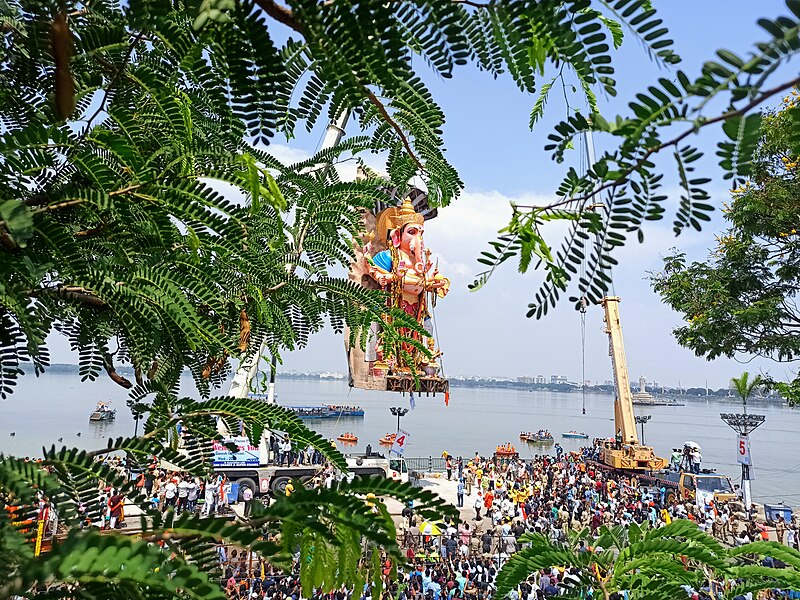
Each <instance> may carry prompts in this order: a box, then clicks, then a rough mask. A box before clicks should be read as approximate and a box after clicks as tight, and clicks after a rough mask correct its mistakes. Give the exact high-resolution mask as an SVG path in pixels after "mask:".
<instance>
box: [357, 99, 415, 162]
mask: <svg viewBox="0 0 800 600" xmlns="http://www.w3.org/2000/svg"><path fill="white" fill-rule="evenodd" d="M364 91H365V92H366V94H367V98H368V99H369V101H370V102H371V103H372V104H373V105H375V108H377V109H378V112H379V113H381V116H382V117H383V119H384V120H385V121H386V122H387V123H388V124H389V126H390V127H391V128H392V129H394V130H395V132H396V133H397V135H398V136H399V137H400V141H401V142H403V147H404V148H405V149H406V152H407V153H408V155H409V156H410V157H411V160H413V161H414V164H416V165H417V167H419V169H420V170H421V171H424V170H425V167H424V166H423V165H422V163H421V162H420V161H419V159H418V158H417V155H416V154H415V153H414V150H413V149H412V148H411V143H410V142H409V141H408V137H406V134H405V132H404V131H403V128H402V127H400V125H399V124H398V123H397V122H396V121H395V120H394V119H392V117H391V115H390V114H389V113H388V112H387V110H386V107H385V106H384V105H383V102H381V101H380V100H379V99H378V97H377V96H376V95H375V94H373V93H372V92H371V91H370V90H369V89H368V88H366V87H365V88H364Z"/></svg>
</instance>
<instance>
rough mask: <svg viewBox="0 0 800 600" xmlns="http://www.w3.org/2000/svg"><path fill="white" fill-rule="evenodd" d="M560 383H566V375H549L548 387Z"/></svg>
mask: <svg viewBox="0 0 800 600" xmlns="http://www.w3.org/2000/svg"><path fill="white" fill-rule="evenodd" d="M560 383H567V377H566V375H550V385H558V384H560Z"/></svg>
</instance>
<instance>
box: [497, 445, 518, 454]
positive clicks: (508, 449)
mask: <svg viewBox="0 0 800 600" xmlns="http://www.w3.org/2000/svg"><path fill="white" fill-rule="evenodd" d="M494 453H495V454H497V455H498V456H517V454H518V453H517V449H516V448H515V447H514V446H512V445H511V443H507V444H500V445H499V446H497V447H496V448H495V450H494Z"/></svg>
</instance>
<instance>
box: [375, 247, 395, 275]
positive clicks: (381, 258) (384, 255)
mask: <svg viewBox="0 0 800 600" xmlns="http://www.w3.org/2000/svg"><path fill="white" fill-rule="evenodd" d="M372 262H373V263H375V265H376V266H378V267H380V268H381V269H383V270H384V271H387V272H388V271H391V270H392V255H391V254H390V253H389V251H388V250H383V251H381V252H378V253H377V254H376V255H375V256H373V257H372Z"/></svg>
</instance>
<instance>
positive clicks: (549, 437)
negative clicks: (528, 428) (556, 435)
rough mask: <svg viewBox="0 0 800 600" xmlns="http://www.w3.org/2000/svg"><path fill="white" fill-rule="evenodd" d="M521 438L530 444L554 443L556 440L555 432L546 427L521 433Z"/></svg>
mask: <svg viewBox="0 0 800 600" xmlns="http://www.w3.org/2000/svg"><path fill="white" fill-rule="evenodd" d="M519 439H521V440H523V441H525V442H528V443H529V444H552V443H553V442H554V441H555V440H554V439H553V434H552V433H550V432H549V431H547V430H546V429H540V430H539V431H537V432H535V433H530V432H529V433H524V432H523V433H520V434H519Z"/></svg>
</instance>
